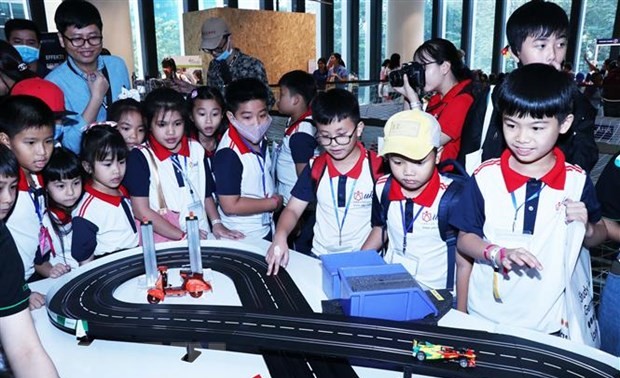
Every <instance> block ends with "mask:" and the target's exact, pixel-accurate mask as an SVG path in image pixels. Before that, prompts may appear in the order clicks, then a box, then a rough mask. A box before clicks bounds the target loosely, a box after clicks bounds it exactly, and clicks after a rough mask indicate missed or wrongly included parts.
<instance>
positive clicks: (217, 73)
mask: <svg viewBox="0 0 620 378" xmlns="http://www.w3.org/2000/svg"><path fill="white" fill-rule="evenodd" d="M246 77H253V78H256V79H259V80H260V81H262V82H263V83H265V85H266V86H267V88H268V89H269V104H268V105H269V108H271V107H272V106H273V104H275V99H274V97H273V93H272V92H271V88H269V81H268V80H267V72H265V66H263V62H261V61H260V60H258V59H256V58H253V57H251V56H249V55H246V54H244V53H242V52H241V51H239V49H234V51H233V59H232V61H231V62H230V63H226V62H220V61H218V60H215V59H213V60H212V61H211V63H209V70H208V71H207V85H211V86H214V87H217V88H218V89H219V90H220V91H221V92H222V94H224V93H225V91H226V86H227V85H228V84H229V83H230V82H231V81H233V80H237V79H243V78H246Z"/></svg>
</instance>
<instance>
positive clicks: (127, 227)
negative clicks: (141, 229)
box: [71, 124, 138, 265]
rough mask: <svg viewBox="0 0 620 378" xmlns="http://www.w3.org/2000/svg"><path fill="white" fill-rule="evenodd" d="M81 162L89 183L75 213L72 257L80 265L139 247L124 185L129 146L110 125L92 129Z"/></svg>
mask: <svg viewBox="0 0 620 378" xmlns="http://www.w3.org/2000/svg"><path fill="white" fill-rule="evenodd" d="M81 151H82V153H81V155H80V157H81V160H82V167H83V168H84V171H85V172H86V174H87V175H88V176H89V180H88V181H87V182H86V184H85V185H84V192H85V193H84V197H83V198H82V199H81V200H80V202H79V204H78V205H77V206H76V208H75V210H74V211H73V221H72V223H73V235H72V238H71V255H72V256H73V258H74V259H75V260H76V261H78V263H79V264H80V265H84V264H86V263H88V262H90V261H92V260H93V259H94V258H95V257H99V256H103V255H104V254H107V253H111V252H116V251H120V250H123V249H128V248H133V247H137V246H138V232H137V229H136V224H135V223H134V217H133V213H132V212H131V204H130V203H129V195H128V194H127V191H126V189H125V188H124V187H123V186H122V185H121V182H122V180H123V177H124V176H125V169H126V160H127V154H128V150H127V145H126V144H125V140H123V137H122V136H121V134H120V133H119V132H118V130H116V129H115V128H113V127H112V126H110V125H107V124H101V125H98V124H95V125H91V126H90V127H89V128H88V129H87V130H86V131H85V132H84V137H83V138H82V145H81Z"/></svg>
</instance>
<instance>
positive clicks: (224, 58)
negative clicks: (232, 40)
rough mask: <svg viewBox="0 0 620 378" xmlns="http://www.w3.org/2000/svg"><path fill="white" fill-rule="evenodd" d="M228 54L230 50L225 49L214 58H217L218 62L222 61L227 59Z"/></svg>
mask: <svg viewBox="0 0 620 378" xmlns="http://www.w3.org/2000/svg"><path fill="white" fill-rule="evenodd" d="M230 54H231V52H230V50H226V51H224V52H223V53H221V54H220V55H218V56H217V58H215V60H219V61H220V62H222V61H224V60H226V59H228V57H229V56H230Z"/></svg>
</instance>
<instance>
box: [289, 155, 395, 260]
mask: <svg viewBox="0 0 620 378" xmlns="http://www.w3.org/2000/svg"><path fill="white" fill-rule="evenodd" d="M357 148H359V149H360V152H361V153H360V156H359V159H358V160H357V162H356V163H355V165H354V166H353V168H351V170H350V171H349V172H346V173H341V172H339V171H338V169H337V168H336V167H335V166H334V163H333V160H332V158H331V156H329V154H327V153H326V152H325V153H322V154H321V155H319V156H318V157H316V158H314V159H311V160H310V163H309V164H308V166H307V167H306V169H304V171H303V172H302V174H301V175H300V176H299V180H297V184H295V187H294V188H293V190H292V192H291V194H292V195H293V196H294V197H296V198H298V199H300V200H302V201H305V202H314V201H316V204H317V206H316V223H315V224H314V239H313V241H312V252H313V253H314V254H315V255H322V254H326V253H334V252H351V251H359V250H360V248H361V247H362V244H363V243H364V241H366V238H367V237H368V235H369V234H370V231H371V229H372V228H371V226H370V219H371V213H372V196H373V188H374V181H375V180H374V178H373V172H371V168H370V167H371V164H372V167H373V169H374V170H375V174H374V177H378V176H380V175H382V172H380V171H381V169H382V165H383V160H382V158H380V157H378V156H377V154H376V153H374V152H373V151H366V149H365V148H364V147H363V146H362V145H361V143H360V144H358V147H357ZM319 159H325V164H326V169H325V171H324V172H323V175H322V176H321V178H320V180H319V181H318V184H317V185H316V193H315V189H314V184H313V183H312V177H311V171H312V168H311V167H312V165H313V164H316V162H317V160H319ZM369 159H370V160H371V161H372V163H369Z"/></svg>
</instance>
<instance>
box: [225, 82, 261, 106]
mask: <svg viewBox="0 0 620 378" xmlns="http://www.w3.org/2000/svg"><path fill="white" fill-rule="evenodd" d="M252 100H260V101H264V102H265V106H266V107H267V108H268V107H269V89H268V88H267V86H266V85H265V84H264V83H263V82H262V81H260V80H258V79H256V78H253V77H246V78H243V79H239V80H235V81H233V82H231V83H230V84H229V85H228V86H227V87H226V106H227V107H228V110H230V111H231V112H232V113H233V114H234V113H235V112H237V110H238V109H239V105H241V104H243V103H244V102H248V101H252Z"/></svg>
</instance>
